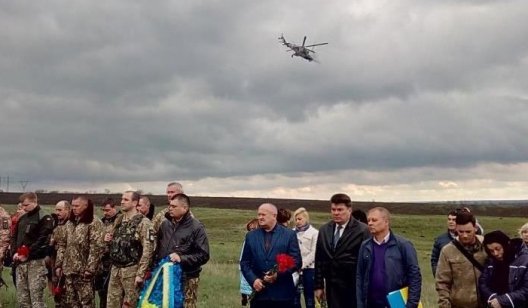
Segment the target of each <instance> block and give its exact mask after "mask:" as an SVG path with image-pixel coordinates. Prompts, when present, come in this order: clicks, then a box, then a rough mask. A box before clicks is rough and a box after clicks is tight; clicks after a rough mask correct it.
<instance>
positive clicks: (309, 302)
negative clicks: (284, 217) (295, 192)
mask: <svg viewBox="0 0 528 308" xmlns="http://www.w3.org/2000/svg"><path fill="white" fill-rule="evenodd" d="M293 218H294V221H295V228H294V230H295V232H296V233H297V239H298V240H299V248H300V249H301V256H302V267H301V270H300V272H299V274H300V278H299V283H302V286H303V291H304V292H303V294H304V303H305V307H306V308H314V307H315V300H314V274H315V268H314V264H315V247H316V244H317V235H318V233H319V231H317V229H316V228H314V227H313V226H312V225H310V215H309V214H308V211H307V210H306V209H305V208H303V207H301V208H298V209H297V210H296V211H295V212H294V213H293ZM295 307H296V308H300V307H301V294H300V292H299V293H298V294H297V297H296V298H295Z"/></svg>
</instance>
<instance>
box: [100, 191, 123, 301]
mask: <svg viewBox="0 0 528 308" xmlns="http://www.w3.org/2000/svg"><path fill="white" fill-rule="evenodd" d="M101 207H102V210H103V218H101V221H102V222H103V239H104V253H103V257H102V258H101V266H100V267H99V272H98V273H97V275H96V276H95V290H96V291H97V293H98V294H99V307H100V308H106V298H107V297H108V282H109V281H110V269H111V268H112V260H110V244H111V242H112V233H113V232H114V223H115V221H116V219H117V217H118V216H119V215H120V212H119V211H118V209H117V206H116V202H115V201H114V200H113V199H112V198H107V199H106V200H104V201H103V204H102V205H101Z"/></svg>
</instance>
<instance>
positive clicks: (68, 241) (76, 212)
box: [0, 182, 209, 308]
mask: <svg viewBox="0 0 528 308" xmlns="http://www.w3.org/2000/svg"><path fill="white" fill-rule="evenodd" d="M167 199H168V200H167V201H168V206H167V208H166V209H164V210H162V211H160V213H158V214H157V215H156V216H154V215H153V214H154V209H153V204H151V202H150V200H149V199H148V197H147V196H140V194H139V193H137V192H136V191H126V192H124V193H123V195H122V197H121V201H120V206H119V209H118V204H117V202H115V201H114V200H112V199H107V200H105V201H104V202H103V203H102V204H101V209H102V211H103V217H102V218H101V219H99V218H97V216H96V215H94V211H95V206H94V203H93V202H92V200H90V199H89V198H88V197H87V196H83V195H78V196H74V197H73V199H72V200H71V202H69V201H66V200H62V201H59V202H58V203H57V204H56V205H55V210H54V213H53V214H51V215H46V214H44V213H43V211H42V209H41V207H40V206H39V204H38V197H37V195H36V194H35V193H32V192H28V193H23V194H22V195H21V196H20V199H19V200H20V203H19V209H20V210H19V211H17V214H15V215H13V216H12V217H10V215H9V214H8V213H7V212H6V211H5V210H4V209H3V208H2V207H0V227H1V228H0V266H1V264H4V263H5V262H4V261H8V260H9V261H10V263H11V264H10V265H11V268H12V274H13V283H14V285H15V287H16V297H17V303H18V307H21V308H41V307H46V304H45V301H44V293H45V290H46V289H47V288H49V289H50V291H51V293H52V294H53V295H54V301H55V306H56V307H68V308H70V307H74V308H77V307H82V308H92V307H95V303H96V298H95V297H96V291H97V294H98V296H99V307H109V308H126V307H137V305H138V300H139V295H140V290H141V288H142V287H143V286H144V284H145V281H146V280H147V279H148V278H149V277H150V275H151V273H150V270H151V269H152V268H153V267H154V266H155V265H156V264H157V262H158V261H159V260H162V259H165V258H168V259H170V261H172V262H174V263H178V264H179V265H180V267H181V272H182V274H181V285H182V289H183V294H184V298H183V302H184V305H185V307H186V308H187V307H190V308H192V307H196V304H197V289H198V283H199V276H200V272H201V269H202V266H203V265H204V264H206V263H207V262H208V260H209V242H208V239H207V233H206V230H205V227H204V225H203V224H202V223H201V222H200V221H198V220H197V219H196V218H194V217H193V215H192V213H191V211H190V206H191V201H190V199H189V197H188V196H187V195H185V194H184V193H183V188H182V185H181V184H179V183H177V182H172V183H169V184H168V185H167ZM4 259H5V260H4ZM0 273H1V267H0ZM0 305H1V303H0Z"/></svg>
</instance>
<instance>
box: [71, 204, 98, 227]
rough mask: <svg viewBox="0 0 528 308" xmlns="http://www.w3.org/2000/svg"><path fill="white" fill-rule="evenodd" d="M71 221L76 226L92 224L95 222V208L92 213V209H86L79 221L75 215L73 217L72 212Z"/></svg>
mask: <svg viewBox="0 0 528 308" xmlns="http://www.w3.org/2000/svg"><path fill="white" fill-rule="evenodd" d="M69 220H70V221H71V222H72V223H74V224H76V223H83V224H91V223H92V221H93V220H94V215H93V208H92V210H91V211H90V207H88V208H86V210H84V213H82V214H81V217H79V220H77V221H76V219H75V215H73V212H71V213H70V218H69Z"/></svg>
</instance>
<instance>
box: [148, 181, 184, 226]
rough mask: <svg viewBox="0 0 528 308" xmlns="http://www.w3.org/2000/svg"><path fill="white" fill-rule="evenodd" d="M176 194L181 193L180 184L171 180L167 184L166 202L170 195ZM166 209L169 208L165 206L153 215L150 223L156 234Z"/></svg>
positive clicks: (170, 197) (181, 187)
mask: <svg viewBox="0 0 528 308" xmlns="http://www.w3.org/2000/svg"><path fill="white" fill-rule="evenodd" d="M177 194H183V186H182V184H180V183H178V182H171V183H169V184H167V202H168V203H170V201H171V199H172V197H173V196H175V195H177ZM168 211H169V208H168V207H166V208H164V209H163V210H161V211H160V212H159V213H158V214H157V215H156V216H154V219H152V225H153V227H154V231H155V232H156V234H158V232H159V229H160V226H161V223H162V222H163V221H164V220H165V214H167V212H168Z"/></svg>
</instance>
